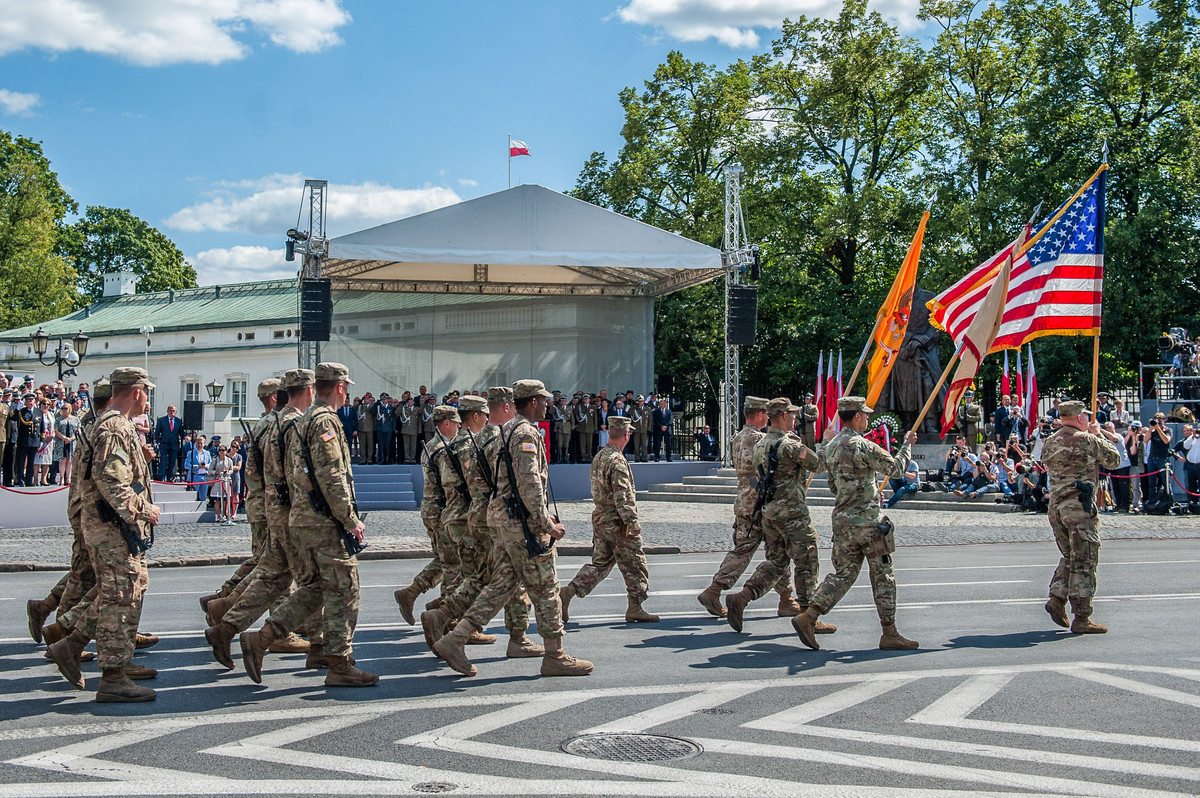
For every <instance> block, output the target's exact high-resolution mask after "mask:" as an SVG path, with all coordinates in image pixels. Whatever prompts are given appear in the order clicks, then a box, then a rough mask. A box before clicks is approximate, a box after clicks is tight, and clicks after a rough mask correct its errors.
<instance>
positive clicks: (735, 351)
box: [721, 163, 754, 467]
mask: <svg viewBox="0 0 1200 798" xmlns="http://www.w3.org/2000/svg"><path fill="white" fill-rule="evenodd" d="M753 260H754V249H753V247H751V246H750V245H749V244H748V243H747V242H746V223H745V220H744V219H743V218H742V165H741V164H736V163H735V164H730V165H729V166H726V167H725V239H724V242H723V245H722V248H721V262H722V265H723V266H724V267H725V381H724V382H723V383H722V384H721V452H722V455H721V461H722V464H723V465H725V466H726V467H728V466H730V465H732V464H733V460H732V457H731V454H730V450H729V444H730V441H732V440H733V436H734V435H736V434H737V432H738V428H739V420H738V415H739V412H738V411H739V410H740V409H741V408H740V407H739V406H738V400H739V398H740V394H741V391H740V390H739V387H740V385H741V382H742V365H741V351H740V347H739V346H738V345H737V344H733V343H730V341H729V327H730V311H729V307H730V295H731V294H732V291H733V289H734V287H736V286H738V285H741V283H742V274H743V272H744V271H745V270H746V269H747V268H748V267H749V265H750V264H751V263H752V262H753Z"/></svg>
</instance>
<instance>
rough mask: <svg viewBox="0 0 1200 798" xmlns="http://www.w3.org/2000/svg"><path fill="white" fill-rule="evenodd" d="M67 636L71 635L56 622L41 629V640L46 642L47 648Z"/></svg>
mask: <svg viewBox="0 0 1200 798" xmlns="http://www.w3.org/2000/svg"><path fill="white" fill-rule="evenodd" d="M69 634H71V633H70V632H68V631H67V630H66V629H65V628H63V625H62V624H61V623H59V622H58V621H55V622H54V623H51V624H47V625H46V626H43V627H42V639H43V640H45V641H46V645H47V646H52V645H54V644H55V643H57V642H58V641H59V640H62V639H63V638H64V637H66V636H67V635H69Z"/></svg>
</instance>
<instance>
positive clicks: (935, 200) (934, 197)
mask: <svg viewBox="0 0 1200 798" xmlns="http://www.w3.org/2000/svg"><path fill="white" fill-rule="evenodd" d="M935 202H937V189H936V188H935V189H934V190H933V196H932V197H930V198H929V204H928V205H926V206H925V212H926V213H929V212H931V211H932V210H933V203H935Z"/></svg>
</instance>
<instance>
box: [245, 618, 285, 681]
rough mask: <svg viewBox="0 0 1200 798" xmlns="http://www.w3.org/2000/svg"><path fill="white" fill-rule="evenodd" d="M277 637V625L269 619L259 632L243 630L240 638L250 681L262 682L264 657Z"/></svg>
mask: <svg viewBox="0 0 1200 798" xmlns="http://www.w3.org/2000/svg"><path fill="white" fill-rule="evenodd" d="M277 637H279V634H278V633H277V632H276V631H275V627H274V626H273V625H272V624H271V622H270V621H267V622H266V623H264V624H263V626H262V629H259V630H258V631H257V632H242V636H241V637H240V638H238V643H239V644H240V645H241V647H242V666H243V667H244V668H245V669H246V675H247V676H249V677H250V681H252V682H254V683H255V684H262V663H263V657H264V656H266V654H267V650H268V649H269V648H270V647H271V644H272V643H274V642H275V639H276V638H277Z"/></svg>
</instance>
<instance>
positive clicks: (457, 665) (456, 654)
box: [433, 618, 479, 676]
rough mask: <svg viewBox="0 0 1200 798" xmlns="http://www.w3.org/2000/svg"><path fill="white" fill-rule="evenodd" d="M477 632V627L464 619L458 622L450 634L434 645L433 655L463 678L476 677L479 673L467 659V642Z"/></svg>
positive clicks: (443, 636)
mask: <svg viewBox="0 0 1200 798" xmlns="http://www.w3.org/2000/svg"><path fill="white" fill-rule="evenodd" d="M477 631H479V630H478V629H476V628H475V625H474V624H472V623H471V622H470V621H468V620H467V619H465V618H464V619H463V620H461V621H459V622H458V625H457V626H455V627H454V629H453V630H452V631H451V632H450V634H447V635H442V638H441V639H440V640H438V641H437V642H436V643H434V644H433V653H434V654H437V655H438V656H439V657H441V658H442V659H443V660H445V661H446V664H447V665H449V666H450V667H451V668H454V670H456V671H458V672H459V673H461V674H462V675H463V676H474V675H475V674H476V673H478V671H476V670H475V666H474V665H472V664H471V660H470V659H469V658H468V657H467V651H466V648H467V640H468V639H470V637H471V635H473V634H474V633H475V632H477Z"/></svg>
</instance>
